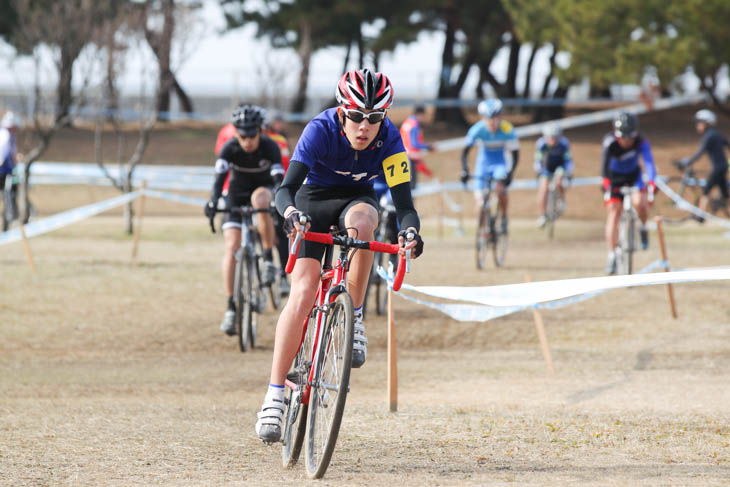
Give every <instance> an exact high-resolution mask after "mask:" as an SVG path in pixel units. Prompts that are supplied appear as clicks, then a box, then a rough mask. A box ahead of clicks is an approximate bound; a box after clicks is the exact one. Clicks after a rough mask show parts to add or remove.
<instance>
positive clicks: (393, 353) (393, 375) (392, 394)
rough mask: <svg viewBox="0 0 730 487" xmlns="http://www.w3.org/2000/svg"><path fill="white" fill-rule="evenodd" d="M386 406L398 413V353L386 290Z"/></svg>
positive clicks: (390, 306) (389, 291)
mask: <svg viewBox="0 0 730 487" xmlns="http://www.w3.org/2000/svg"><path fill="white" fill-rule="evenodd" d="M388 405H389V407H390V412H391V413H394V412H396V411H398V353H397V350H396V345H395V315H394V312H393V290H392V289H388Z"/></svg>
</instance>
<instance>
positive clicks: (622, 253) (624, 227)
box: [616, 214, 634, 275]
mask: <svg viewBox="0 0 730 487" xmlns="http://www.w3.org/2000/svg"><path fill="white" fill-rule="evenodd" d="M618 245H619V249H618V250H619V252H618V253H617V258H616V264H617V267H618V273H619V274H624V275H628V274H631V271H632V266H633V254H634V221H633V219H632V218H631V217H630V216H629V215H626V214H622V215H621V219H620V220H619V236H618Z"/></svg>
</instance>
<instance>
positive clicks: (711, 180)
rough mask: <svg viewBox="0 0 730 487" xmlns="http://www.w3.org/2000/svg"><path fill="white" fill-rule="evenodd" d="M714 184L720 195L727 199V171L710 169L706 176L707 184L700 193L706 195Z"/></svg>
mask: <svg viewBox="0 0 730 487" xmlns="http://www.w3.org/2000/svg"><path fill="white" fill-rule="evenodd" d="M715 186H717V187H718V188H720V194H722V197H723V198H724V199H728V191H727V171H712V172H711V173H710V176H709V177H708V178H707V184H706V185H705V189H704V190H703V191H702V194H704V195H705V196H707V195H708V194H710V191H712V188H714V187H715Z"/></svg>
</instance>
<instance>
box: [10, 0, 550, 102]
mask: <svg viewBox="0 0 730 487" xmlns="http://www.w3.org/2000/svg"><path fill="white" fill-rule="evenodd" d="M203 4H204V8H203V11H202V18H203V19H205V21H204V22H199V23H198V25H195V26H188V27H186V29H189V30H188V31H190V32H193V34H192V35H190V36H188V37H189V39H188V40H187V41H186V42H185V44H184V51H185V52H186V54H185V56H183V57H180V56H177V55H174V57H173V59H175V61H174V64H175V68H176V73H177V76H178V80H179V81H180V83H181V85H182V86H183V87H184V88H185V89H186V90H188V91H189V92H190V94H192V95H202V94H209V95H220V96H232V97H235V96H247V95H256V94H258V93H259V92H260V91H261V90H269V92H271V91H275V90H285V91H291V90H292V89H293V88H294V87H295V86H296V79H297V76H298V72H299V63H298V58H297V56H296V55H295V54H294V52H293V51H291V50H274V49H271V48H270V47H269V46H268V45H267V44H268V43H266V42H265V41H258V40H256V39H255V27H254V26H247V27H244V28H240V29H236V30H234V31H230V32H227V33H225V34H222V35H221V34H219V32H220V31H221V30H222V28H223V26H224V23H225V22H224V19H223V14H222V12H221V9H220V6H219V5H218V2H217V1H215V0H205V1H204V2H203ZM193 40H199V41H198V42H197V43H194V42H193ZM137 46H138V47H136V48H134V49H133V50H132V51H131V52H130V53H129V54H128V56H127V60H126V66H125V70H124V75H123V77H122V79H121V83H120V85H121V87H122V89H123V90H124V91H125V92H126V93H128V94H129V93H137V92H139V90H140V80H141V79H147V80H148V81H147V82H146V85H148V86H147V90H152V87H151V86H152V81H150V80H153V79H154V72H155V68H154V66H155V62H154V59H153V58H152V54H151V52H149V49H148V48H147V47H146V46H145V45H144V43H139V44H137ZM178 47H179V45H178ZM442 49H443V34H442V33H440V32H437V33H423V34H421V35H420V36H419V38H418V41H417V42H415V43H411V44H408V45H403V46H400V47H398V48H397V49H396V50H395V52H392V53H386V54H383V55H382V57H381V65H380V69H381V70H382V71H383V72H385V73H386V74H387V75H388V76H389V77H390V78H391V80H392V81H393V84H394V87H395V90H396V96H399V95H400V96H402V97H407V98H417V99H429V98H434V97H435V96H436V90H437V88H438V75H439V70H440V67H441V53H442ZM543 51H544V52H543ZM543 51H541V52H540V54H539V55H538V60H537V62H536V66H535V68H534V70H533V73H534V78H533V81H534V83H533V86H534V87H535V89H537V88H538V87H539V85H541V83H542V79H543V77H544V75H545V72H546V68H547V66H546V59H547V55H548V52H547V50H543ZM344 53H345V51H344V48H330V49H325V50H321V51H318V52H317V53H316V54H315V55H314V57H313V60H312V64H311V72H310V84H309V95H313V96H329V95H330V94H331V93H332V92H333V91H334V86H335V84H336V81H337V79H338V77H339V76H340V74H341V70H342V63H343V61H344ZM175 54H177V53H175ZM506 54H507V53H506V52H503V53H500V56H498V58H497V59H496V60H495V62H494V64H493V71H494V73H495V75H496V76H497V77H498V78H501V77H503V75H504V65H505V64H506ZM524 57H527V55H525V56H524ZM44 59H45V69H44V70H43V71H42V75H41V76H42V79H43V80H44V82H45V84H47V85H49V86H52V85H53V83H55V73H54V70H53V67H52V63H51V59H52V56H51V54H50V52H47V53H45V55H44ZM94 59H95V53H91V52H87V53H85V56H82V59H81V60H80V62H78V63H77V64H76V65H75V72H74V76H75V79H76V81H77V82H78V81H80V80H81V79H83V78H84V77H85V75H84V73H85V72H86V71H88V66H89V65H90V64H91V63H92V62H93V60H94ZM354 67H356V66H354V65H351V66H350V68H354ZM33 76H34V75H33V64H32V62H31V61H30V59H22V58H21V59H18V58H15V56H14V52H13V49H12V48H11V47H10V46H8V45H6V44H2V43H0V88H2V89H8V88H18V87H22V88H23V89H28V88H29V86H30V85H31V84H32V82H33ZM475 77H476V70H474V73H473V76H472V79H471V82H470V83H469V84H468V85H467V87H466V89H465V91H464V94H465V96H469V95H470V94H471V93H473V89H474V83H475V82H476V80H475ZM279 80H281V81H279ZM97 82H98V80H97Z"/></svg>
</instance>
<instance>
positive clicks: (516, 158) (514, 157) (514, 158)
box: [510, 150, 520, 173]
mask: <svg viewBox="0 0 730 487" xmlns="http://www.w3.org/2000/svg"><path fill="white" fill-rule="evenodd" d="M519 160H520V151H518V150H513V151H512V169H510V173H514V172H515V169H517V163H518V162H519Z"/></svg>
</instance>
